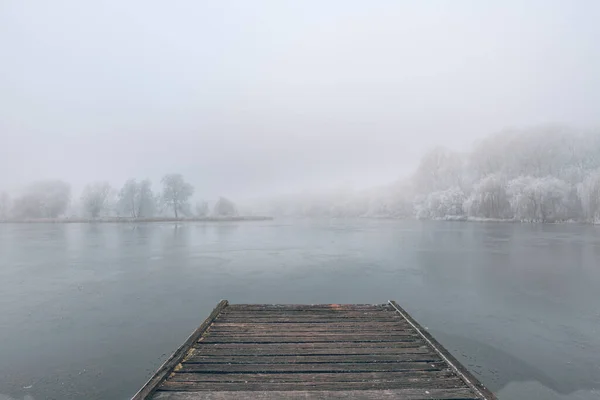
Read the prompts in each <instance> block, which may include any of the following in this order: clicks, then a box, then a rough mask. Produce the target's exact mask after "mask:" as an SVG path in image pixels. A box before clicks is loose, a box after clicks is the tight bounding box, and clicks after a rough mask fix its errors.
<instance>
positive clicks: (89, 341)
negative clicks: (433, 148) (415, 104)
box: [0, 220, 600, 400]
mask: <svg viewBox="0 0 600 400" xmlns="http://www.w3.org/2000/svg"><path fill="white" fill-rule="evenodd" d="M223 298H226V299H228V300H230V302H232V303H242V302H243V303H382V302H385V301H387V300H388V299H395V300H397V301H398V302H399V303H400V304H401V305H402V306H403V307H404V308H405V309H407V310H408V311H409V312H410V313H411V314H412V315H413V316H414V317H415V318H416V319H417V320H418V321H419V322H420V323H421V324H422V325H424V326H426V327H428V328H429V330H430V331H431V332H432V333H433V334H434V336H435V337H436V338H438V339H439V341H440V342H441V343H442V344H444V345H445V346H446V347H447V348H448V349H449V350H450V351H451V352H452V353H453V354H454V355H456V356H457V358H458V359H459V360H460V361H462V362H463V363H464V364H465V365H467V366H468V368H469V369H470V370H471V371H473V373H474V374H475V375H476V376H478V377H479V378H480V380H481V381H483V382H484V383H485V384H486V385H488V387H490V388H491V389H492V390H493V391H494V392H496V393H497V394H498V396H499V398H500V399H501V400H505V399H532V400H555V399H560V400H563V399H569V400H572V399H573V400H574V399H577V400H583V399H586V400H587V399H598V398H600V227H594V226H584V225H575V224H566V225H521V224H496V223H490V224H484V223H481V224H480V223H462V222H418V221H383V220H381V221H377V220H346V221H344V220H337V221H336V220H332V221H329V220H327V221H306V220H305V221H282V220H275V221H264V222H237V223H236V222H234V223H229V222H228V223H187V224H179V225H176V224H173V223H154V224H152V223H149V224H137V225H129V224H101V225H93V224H64V225H62V224H32V225H28V224H19V225H9V224H0V399H2V400H4V399H5V398H6V399H11V398H12V399H19V400H21V399H34V400H39V399H61V400H62V399H126V398H129V397H130V396H131V395H132V394H133V393H134V392H135V391H136V390H137V389H138V388H139V387H140V386H141V385H142V384H143V383H144V381H145V380H146V379H147V378H148V377H149V376H150V375H151V374H152V372H153V371H154V369H155V368H157V367H158V366H159V365H160V364H161V362H162V361H163V360H164V359H165V358H166V357H168V355H169V354H170V352H172V351H173V350H174V349H175V348H176V347H177V346H179V344H180V343H181V342H182V341H183V340H184V339H185V338H186V337H187V335H188V334H189V333H190V332H191V331H192V330H193V329H195V328H196V326H197V325H199V324H200V322H201V321H202V320H203V319H204V318H205V317H206V316H207V315H208V313H209V312H210V311H211V309H212V308H213V307H214V305H215V304H216V303H217V302H218V301H219V300H220V299H223Z"/></svg>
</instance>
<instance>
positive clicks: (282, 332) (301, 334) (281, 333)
mask: <svg viewBox="0 0 600 400" xmlns="http://www.w3.org/2000/svg"><path fill="white" fill-rule="evenodd" d="M275 336H277V337H297V338H300V339H301V338H305V337H312V338H336V337H340V338H344V337H359V338H387V337H390V336H396V337H400V336H402V337H404V336H414V337H415V338H417V337H418V335H417V334H416V333H415V331H414V330H413V331H410V330H395V331H382V332H375V331H368V332H361V331H352V330H347V331H341V332H328V331H316V332H310V331H288V330H286V329H273V330H264V331H258V332H232V331H227V332H213V331H210V335H206V337H215V338H249V339H254V338H261V337H275Z"/></svg>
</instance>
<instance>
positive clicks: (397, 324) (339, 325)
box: [211, 320, 410, 331]
mask: <svg viewBox="0 0 600 400" xmlns="http://www.w3.org/2000/svg"><path fill="white" fill-rule="evenodd" d="M405 327H410V325H408V324H407V323H406V322H405V321H403V320H398V321H393V322H380V323H373V322H368V321H357V322H343V321H341V322H331V323H327V324H324V323H317V324H311V323H298V324H294V323H288V324H285V325H283V324H281V326H274V325H273V324H261V323H249V322H220V321H216V322H215V323H214V324H213V325H212V327H211V331H213V330H214V331H217V330H227V329H249V330H261V329H274V328H286V329H296V330H298V329H300V330H304V329H307V330H313V329H314V330H329V329H356V330H390V329H403V328H405Z"/></svg>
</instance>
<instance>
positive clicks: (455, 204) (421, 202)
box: [415, 187, 465, 219]
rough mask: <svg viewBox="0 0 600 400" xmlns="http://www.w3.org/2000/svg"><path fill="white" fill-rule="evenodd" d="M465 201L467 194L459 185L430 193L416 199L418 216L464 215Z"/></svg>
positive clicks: (436, 217)
mask: <svg viewBox="0 0 600 400" xmlns="http://www.w3.org/2000/svg"><path fill="white" fill-rule="evenodd" d="M464 202H465V194H464V193H463V191H462V190H461V189H460V188H458V187H452V188H450V189H446V190H440V191H437V192H433V193H429V194H427V195H425V196H422V197H421V198H419V199H417V201H416V204H415V209H416V212H417V218H421V219H427V218H433V219H439V218H449V217H450V218H452V217H461V216H463V215H464V210H463V203H464Z"/></svg>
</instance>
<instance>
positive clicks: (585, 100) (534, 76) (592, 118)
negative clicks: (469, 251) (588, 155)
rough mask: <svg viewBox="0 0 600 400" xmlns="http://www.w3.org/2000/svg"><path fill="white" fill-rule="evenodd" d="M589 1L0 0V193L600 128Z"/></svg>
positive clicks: (368, 171) (332, 177) (330, 178)
mask: <svg viewBox="0 0 600 400" xmlns="http://www.w3.org/2000/svg"><path fill="white" fill-rule="evenodd" d="M599 20H600V1H595V0H590V1H567V0H564V1H549V0H541V1H524V0H521V1H507V0H504V1H480V0H473V1H458V0H454V1H400V0H390V1H374V0H373V1H365V0H359V1H350V0H340V1H333V0H327V1H324V0H319V1H309V0H302V1H297V0H296V1H285V0H272V1H260V0H252V1H247V0H240V1H224V0H218V1H215V0H211V1H198V0H189V1H175V0H173V1H149V0H135V1H132V0H129V1H123V0H114V1H100V0H96V1H81V0H71V1H66V0H53V1H44V0H37V1H35V0H31V1H23V0H12V1H11V0H0V188H2V187H5V188H10V189H14V188H18V187H20V186H22V185H23V184H25V183H27V182H30V181H32V180H37V179H43V178H61V179H64V180H67V181H69V182H71V183H72V184H73V186H74V187H75V188H80V187H81V186H82V185H84V184H85V183H86V182H90V181H95V180H109V181H110V182H111V183H113V184H114V185H120V184H122V182H123V181H124V180H125V179H127V178H129V177H138V178H145V177H148V178H151V179H153V181H154V182H155V184H157V183H158V180H159V179H160V177H161V176H162V175H163V174H164V173H167V172H181V173H183V174H184V175H185V176H186V177H187V178H188V179H189V180H190V181H191V182H192V183H193V184H194V185H195V186H196V190H197V193H198V195H199V196H200V197H202V196H204V197H207V198H210V197H214V196H216V195H220V194H223V195H229V196H233V197H236V196H242V197H246V196H253V195H259V194H263V193H273V192H278V191H288V192H289V191H294V190H301V189H303V188H306V187H310V186H314V187H323V185H325V184H327V183H340V182H349V183H353V184H355V185H356V186H359V187H360V186H369V185H376V184H381V183H384V182H387V181H390V180H393V179H395V178H397V177H399V176H401V175H403V174H406V173H407V172H408V171H410V170H411V169H412V168H413V167H414V166H415V164H416V163H417V161H418V159H419V157H420V155H421V154H422V153H423V152H424V151H425V150H426V149H427V148H429V147H431V146H434V145H437V144H441V145H446V146H449V147H451V148H454V149H468V147H469V146H470V144H471V143H472V142H473V141H474V140H475V139H477V138H480V137H482V136H485V135H487V134H489V133H493V132H495V131H498V130H500V129H502V128H504V127H519V126H528V125H532V124H541V123H553V122H558V123H566V124H572V125H575V126H584V127H585V126H597V125H598V124H599V120H600V112H599V111H600V44H599V43H600V24H598V21H599Z"/></svg>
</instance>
